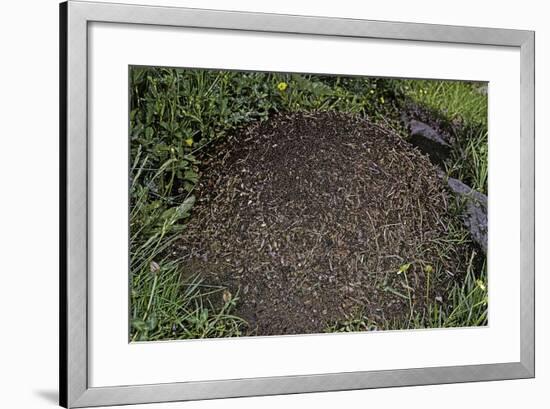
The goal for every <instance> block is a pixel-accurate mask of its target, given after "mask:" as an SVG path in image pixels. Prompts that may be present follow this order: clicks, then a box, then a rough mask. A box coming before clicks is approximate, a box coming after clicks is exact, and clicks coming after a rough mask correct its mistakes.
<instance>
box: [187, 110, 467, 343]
mask: <svg viewBox="0 0 550 409" xmlns="http://www.w3.org/2000/svg"><path fill="white" fill-rule="evenodd" d="M202 159H203V163H202V165H201V182H200V183H199V185H198V188H197V191H196V193H197V196H198V201H197V203H196V205H195V208H194V209H193V215H192V217H191V219H190V220H189V223H188V224H187V226H186V229H185V230H184V233H183V235H182V238H181V241H180V242H179V246H178V247H179V253H180V255H181V256H182V260H183V268H184V270H185V271H186V272H188V273H190V274H195V273H196V274H200V275H201V276H202V277H203V279H204V280H205V282H206V283H208V284H212V285H223V286H225V287H227V288H228V289H229V291H230V292H231V293H232V294H237V293H238V296H239V300H238V303H237V311H236V312H235V314H236V315H238V316H241V317H242V318H244V319H245V320H247V321H248V323H249V325H250V333H251V334H254V335H272V334H304V333H316V332H324V331H325V330H326V329H327V328H328V327H329V326H331V325H333V324H334V323H335V322H342V321H343V320H345V319H349V318H350V317H353V316H356V314H362V316H364V317H368V318H369V320H371V322H373V323H377V322H382V321H383V322H394V323H399V322H407V321H408V320H409V319H410V318H417V317H418V316H421V315H422V314H424V313H425V304H426V300H427V299H429V300H431V301H434V300H437V301H438V302H441V303H445V300H446V288H448V287H449V285H450V284H451V283H452V280H453V279H455V278H457V277H462V276H463V274H464V272H465V269H466V264H467V260H466V257H465V253H466V252H465V250H466V248H465V247H464V245H458V244H453V243H452V242H451V241H450V240H449V231H448V229H449V227H448V226H449V224H450V223H451V221H452V220H453V219H452V217H451V216H450V214H449V211H448V197H447V192H446V190H445V188H444V184H443V181H442V180H441V178H440V177H439V176H438V173H437V169H436V168H435V167H434V166H433V165H432V164H431V163H430V161H429V160H428V158H427V157H426V156H424V155H423V154H421V153H420V152H419V151H417V150H416V149H415V148H413V147H412V146H411V145H410V144H409V143H407V142H406V141H404V140H403V139H402V138H401V137H400V136H399V135H397V134H396V133H395V132H392V131H390V130H387V129H384V128H382V127H380V126H378V125H375V124H372V123H370V122H369V121H367V120H365V119H361V118H358V117H354V116H349V115H344V114H336V113H298V114H292V115H277V116H275V117H273V118H271V119H270V120H268V121H266V122H264V123H261V124H260V123H257V124H254V125H252V126H250V127H249V128H248V129H246V130H243V131H242V132H241V133H239V134H237V135H235V136H233V137H232V138H231V139H229V140H228V141H227V142H225V143H224V144H220V145H218V146H217V147H214V148H212V149H211V150H210V152H208V154H205V155H204V157H203V158H202Z"/></svg>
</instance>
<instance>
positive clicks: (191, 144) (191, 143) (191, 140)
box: [185, 138, 193, 146]
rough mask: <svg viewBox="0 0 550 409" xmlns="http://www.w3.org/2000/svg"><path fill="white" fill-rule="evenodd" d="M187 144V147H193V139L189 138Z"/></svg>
mask: <svg viewBox="0 0 550 409" xmlns="http://www.w3.org/2000/svg"><path fill="white" fill-rule="evenodd" d="M185 143H186V145H187V146H193V138H187V139H186V140H185Z"/></svg>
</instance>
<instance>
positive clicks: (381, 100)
mask: <svg viewBox="0 0 550 409" xmlns="http://www.w3.org/2000/svg"><path fill="white" fill-rule="evenodd" d="M476 87H479V85H477V84H472V83H459V82H430V81H409V80H407V81H400V80H385V79H374V78H358V77H354V78H344V77H328V76H314V75H296V74H278V73H240V72H230V71H205V70H182V69H167V68H146V67H131V68H130V141H131V144H130V160H131V170H130V176H131V183H130V200H131V212H130V259H131V265H130V319H131V329H130V334H129V337H130V339H131V340H133V341H145V340H163V339H188V338H204V337H230V336H240V335H243V334H245V333H247V331H248V328H247V325H246V323H245V322H244V321H243V320H242V319H240V318H239V317H237V316H235V315H234V311H235V308H236V306H237V304H238V302H239V296H238V294H233V295H228V293H227V292H226V289H225V288H223V287H208V286H205V285H204V283H203V282H202V281H201V277H197V276H196V275H194V273H193V272H192V271H182V269H181V263H178V260H177V258H175V256H174V254H173V253H172V247H173V245H174V242H175V241H176V240H177V237H178V235H179V234H181V232H182V231H184V230H185V223H186V220H187V219H188V218H189V217H190V216H191V215H192V213H193V205H194V201H195V199H194V189H195V185H196V184H197V182H198V181H199V179H200V177H201V175H200V163H199V161H198V159H197V157H198V156H199V155H198V154H199V152H200V151H201V150H203V149H204V148H205V147H208V146H209V145H210V144H212V143H216V141H218V140H220V139H224V138H226V137H227V136H228V135H230V134H231V132H234V131H235V130H236V129H239V128H241V127H243V126H246V125H247V124H249V123H251V122H255V121H263V120H266V119H267V118H268V117H269V115H271V114H273V113H275V112H289V111H290V112H293V111H323V110H334V111H340V112H349V113H354V114H358V115H362V116H365V117H368V118H370V119H371V120H374V121H379V122H382V123H384V124H385V125H386V126H390V127H392V128H394V129H396V130H397V131H399V132H402V131H403V130H402V129H401V128H400V123H399V112H400V111H399V109H400V108H401V107H402V105H403V104H404V102H405V101H406V100H407V99H412V100H414V101H417V102H418V103H421V104H424V105H426V106H427V107H429V108H430V109H432V110H434V112H436V113H437V114H438V115H440V116H441V117H443V118H445V119H446V120H447V121H448V122H449V123H458V122H459V123H460V126H459V129H460V134H459V135H458V138H457V140H458V142H457V146H455V147H454V149H453V156H452V158H451V160H450V162H449V163H448V164H447V167H448V169H447V171H448V173H449V175H450V176H454V177H459V178H460V179H462V180H465V181H467V183H470V184H471V185H472V186H473V187H475V188H477V189H479V190H482V191H486V183H487V146H486V145H487V144H486V136H487V121H486V103H487V97H486V95H483V94H482V93H479V92H478V91H477V90H476ZM482 270H483V271H481V272H475V271H469V272H468V275H467V276H466V279H465V280H463V282H459V283H456V284H455V286H454V287H453V288H451V289H449V291H450V292H449V294H451V297H450V300H451V302H450V303H448V305H446V306H441V305H439V304H438V302H437V301H436V300H430V303H429V308H427V310H426V313H425V314H424V315H423V316H421V317H420V316H411V317H410V320H409V321H408V322H407V323H389V322H386V323H373V322H372V321H370V320H368V318H366V317H362V316H361V314H359V316H358V317H350V318H349V319H346V320H344V321H345V322H343V323H336V324H335V326H334V327H333V328H332V330H333V331H340V330H342V328H343V329H344V330H352V329H353V328H357V329H362V330H365V329H372V328H373V327H376V328H378V329H385V328H421V327H430V326H465V325H474V324H476V323H485V322H486V314H487V313H486V311H487V306H486V294H485V295H484V296H485V304H483V303H481V304H480V302H481V301H482V300H483V297H482V296H483V293H480V289H481V288H482V287H484V288H486V276H485V272H484V271H485V269H484V268H483V269H482ZM478 280H481V281H478ZM476 325H479V324H476Z"/></svg>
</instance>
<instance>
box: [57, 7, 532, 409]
mask: <svg viewBox="0 0 550 409" xmlns="http://www.w3.org/2000/svg"><path fill="white" fill-rule="evenodd" d="M90 22H107V23H125V24H138V25H153V26H176V27H194V28H210V29H225V30H244V31H252V32H272V33H298V34H309V35H319V36H338V37H355V38H376V39H386V40H414V41H426V42H438V43H459V44H479V45H491V46H503V47H515V48H517V49H519V51H520V60H521V67H520V70H521V85H520V86H521V92H520V95H521V96H520V98H521V101H520V107H521V113H520V115H521V117H520V120H521V136H520V139H521V142H520V144H521V150H520V157H521V159H520V160H521V175H520V180H521V188H520V189H521V215H520V218H521V237H520V246H521V249H520V252H521V253H520V257H521V260H520V265H521V272H520V275H521V286H520V304H521V307H520V308H521V311H520V313H521V323H520V334H521V340H520V348H521V356H520V360H519V361H517V362H502V363H496V364H483V365H468V366H446V367H430V368H411V369H403V370H383V371H364V372H348V373H322V374H317V375H304V376H283V377H267V378H247V379H227V380H219V381H205V382H184V383H177V382H175V383H164V384H148V385H127V386H114V387H90V385H89V382H88V369H89V366H88V238H87V237H88V185H87V181H88V176H89V173H88V172H89V169H88V165H87V158H88V148H87V147H88V143H87V141H88V139H87V129H88V112H87V98H88V91H87V86H88V76H87V67H88V61H87V55H88V24H89V23H90ZM534 53H535V33H534V32H532V31H523V30H509V29H494V28H478V27H475V28H474V27H459V26H444V25H433V24H414V23H401V22H383V21H368V20H355V19H340V18H326V17H305V16H294V15H275V14H261V13H248V12H230V11H214V10H199V9H188V8H179V7H157V6H142V5H127V4H126V5H125V4H108V3H92V2H81V1H69V2H65V3H62V4H61V5H60V130H61V131H60V134H61V135H60V136H61V137H60V141H61V142H60V169H61V172H60V185H61V186H60V192H61V193H60V216H61V217H60V220H61V225H60V237H61V239H60V240H61V242H60V266H61V267H60V404H61V405H62V406H64V407H70V408H75V407H89V406H102V405H121V404H138V403H147V402H167V401H185V400H199V399H214V398H229V397H245V396H259V395H275V394H292V393H306V392H321V391H339V390H353V389H364V388H379V387H397V386H411V385H428V384H445V383H455V382H474V381H491V380H503V379H518V378H532V377H534V374H535V344H534V343H535V341H534V340H535V337H534V331H535V325H534V317H535V298H534V297H535V291H534V285H535V282H534V281H535V274H534V260H535V257H534V248H535V246H534V240H535V201H534V195H535V173H534V169H535V167H534V158H535V154H534V148H535V117H534V115H535V114H534V112H535V109H534V104H535V98H534V92H535V91H534V90H535V71H534V67H535V64H534V61H535V55H534Z"/></svg>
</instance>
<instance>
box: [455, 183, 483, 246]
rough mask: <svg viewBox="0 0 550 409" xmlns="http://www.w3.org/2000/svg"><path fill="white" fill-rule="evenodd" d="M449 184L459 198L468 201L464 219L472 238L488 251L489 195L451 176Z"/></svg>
mask: <svg viewBox="0 0 550 409" xmlns="http://www.w3.org/2000/svg"><path fill="white" fill-rule="evenodd" d="M447 185H448V186H449V189H451V191H452V192H453V193H455V195H457V197H458V198H459V199H461V200H462V199H463V200H465V201H466V206H465V209H464V214H463V215H462V221H463V223H464V225H465V226H466V227H467V228H468V230H470V234H471V236H472V239H474V241H475V242H476V243H477V244H479V245H480V247H481V248H482V249H483V251H484V252H485V253H487V196H486V195H484V194H483V193H480V192H478V191H477V190H474V189H472V188H471V187H469V186H468V185H465V184H464V183H462V182H461V181H460V180H458V179H454V178H449V179H448V180H447Z"/></svg>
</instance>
